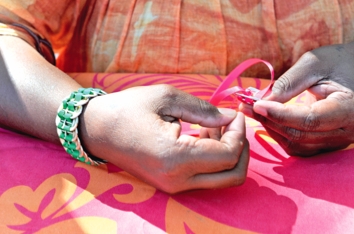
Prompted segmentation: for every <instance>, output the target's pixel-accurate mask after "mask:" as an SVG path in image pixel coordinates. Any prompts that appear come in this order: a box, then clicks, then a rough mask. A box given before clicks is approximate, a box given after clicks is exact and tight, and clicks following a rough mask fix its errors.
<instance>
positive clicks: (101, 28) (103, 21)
mask: <svg viewBox="0 0 354 234" xmlns="http://www.w3.org/2000/svg"><path fill="white" fill-rule="evenodd" d="M353 20H354V1H353V0H297V1H284V0H242V1H240V0H208V1H206V0H171V1H164V0H153V1H152V0H126V1H109V0H62V1H49V0H2V1H1V2H0V22H2V23H4V24H9V23H13V22H16V23H20V24H24V25H26V26H28V27H30V28H32V29H33V30H34V31H35V32H37V33H39V34H40V35H41V36H42V37H43V38H46V39H48V40H49V41H50V42H51V43H52V45H53V47H54V49H55V50H56V52H57V53H58V54H59V57H58V61H57V64H58V67H59V68H60V69H62V70H63V71H65V72H134V73H136V72H137V73H200V74H218V75H227V74H228V73H229V72H230V71H231V70H232V69H233V68H234V67H235V66H236V65H237V64H239V63H240V62H242V61H244V60H246V59H248V58H251V57H256V58H261V59H264V60H267V61H269V62H270V63H271V64H272V65H273V66H274V68H275V71H276V76H279V75H280V74H281V73H283V72H284V71H285V70H286V69H288V68H289V67H290V66H291V65H292V64H294V62H296V61H297V59H298V58H299V57H300V56H301V55H302V54H303V53H304V52H306V51H308V50H311V49H314V48H317V47H319V46H323V45H328V44H335V43H346V42H350V41H353V40H354V33H353V31H354V24H353V23H352V22H353ZM1 33H2V34H13V32H9V31H8V30H6V29H4V26H3V28H2V30H1ZM267 75H268V71H267V70H266V69H265V68H263V67H262V66H258V67H255V68H253V69H250V70H249V71H247V72H246V73H245V74H244V76H251V77H266V76H267Z"/></svg>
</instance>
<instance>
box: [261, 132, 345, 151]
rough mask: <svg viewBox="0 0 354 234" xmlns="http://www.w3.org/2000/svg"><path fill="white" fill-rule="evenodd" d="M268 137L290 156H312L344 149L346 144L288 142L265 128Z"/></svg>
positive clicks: (332, 142)
mask: <svg viewBox="0 0 354 234" xmlns="http://www.w3.org/2000/svg"><path fill="white" fill-rule="evenodd" d="M265 129H266V131H267V132H268V134H269V136H270V137H272V138H273V139H274V140H275V141H276V142H278V144H279V145H280V146H281V147H282V148H283V149H284V151H285V152H286V153H287V154H288V155H291V156H312V155H316V154H319V153H323V152H329V151H334V150H339V149H344V148H346V147H347V146H348V145H349V144H350V143H348V142H343V141H342V142H338V141H337V142H334V141H326V142H320V143H313V144H309V143H300V142H295V141H292V140H289V139H287V138H285V137H283V136H282V135H280V134H278V133H277V132H275V131H273V130H272V129H270V128H267V127H265Z"/></svg>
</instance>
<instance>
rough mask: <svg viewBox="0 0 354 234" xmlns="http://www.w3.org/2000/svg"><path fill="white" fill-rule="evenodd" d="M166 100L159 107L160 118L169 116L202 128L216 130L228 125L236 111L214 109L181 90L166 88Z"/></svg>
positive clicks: (205, 102) (207, 103)
mask: <svg viewBox="0 0 354 234" xmlns="http://www.w3.org/2000/svg"><path fill="white" fill-rule="evenodd" d="M168 89H170V90H168V91H169V92H166V93H167V94H166V95H167V96H165V99H164V100H166V101H165V102H164V104H163V105H162V107H160V110H159V112H158V113H159V114H160V115H161V116H171V117H174V118H177V119H181V120H182V121H185V122H188V123H193V124H199V125H201V126H203V127H209V128H216V127H221V126H225V125H227V124H229V123H230V122H231V121H232V120H233V119H234V118H235V117H236V111H235V110H232V109H226V108H220V109H218V108H216V107H215V106H213V105H211V104H210V103H209V102H207V101H204V100H201V99H199V98H197V97H195V96H193V95H190V94H188V93H185V92H183V91H181V90H178V89H174V88H171V87H168Z"/></svg>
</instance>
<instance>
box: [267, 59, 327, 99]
mask: <svg viewBox="0 0 354 234" xmlns="http://www.w3.org/2000/svg"><path fill="white" fill-rule="evenodd" d="M319 67H320V66H319V60H318V58H317V57H316V56H315V55H314V54H313V53H312V52H307V53H305V54H304V55H303V56H302V57H301V58H300V59H299V60H298V61H297V62H296V63H295V64H294V65H293V66H292V67H291V68H290V69H289V70H288V71H287V72H285V73H284V74H283V75H282V76H280V77H279V79H278V80H276V81H275V82H274V84H273V87H272V92H271V94H270V95H269V96H267V97H266V98H264V100H269V101H277V102H282V103H284V102H287V101H289V100H290V99H292V98H293V97H295V96H297V95H299V94H300V93H302V92H303V91H305V90H307V89H308V88H310V87H311V86H313V85H314V84H316V83H317V81H318V80H319V79H320V76H319V75H318V74H319V72H317V70H318V69H319Z"/></svg>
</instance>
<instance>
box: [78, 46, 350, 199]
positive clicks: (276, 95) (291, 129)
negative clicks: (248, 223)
mask: <svg viewBox="0 0 354 234" xmlns="http://www.w3.org/2000/svg"><path fill="white" fill-rule="evenodd" d="M353 64H354V45H353V44H347V45H334V46H328V47H322V48H319V49H316V50H314V51H311V52H308V53H306V54H305V55H303V56H302V57H301V59H300V60H299V61H298V62H297V63H296V64H295V65H294V66H293V67H292V68H291V69H290V70H289V71H288V72H286V73H285V74H284V75H283V76H281V77H280V78H279V79H278V80H277V81H276V82H275V84H274V86H273V89H272V93H271V95H269V96H268V97H267V100H262V101H258V102H256V104H255V105H254V107H253V108H252V107H250V106H246V105H241V106H240V110H241V111H242V112H244V113H245V114H246V115H248V116H251V117H253V118H254V119H256V120H258V121H260V122H261V123H262V124H263V126H264V127H265V128H266V130H267V131H268V133H269V134H270V136H272V137H273V138H274V139H275V140H276V141H277V142H278V143H279V144H280V145H281V146H282V147H283V148H284V149H285V151H286V152H287V153H288V154H290V155H304V156H308V155H313V154H317V153H320V152H322V151H329V150H336V149H341V148H345V147H347V146H348V145H349V144H350V143H352V142H353V141H354V136H353V132H354V121H353V120H352V118H351V116H352V114H353V113H354V92H353V90H354V66H353ZM305 90H308V91H309V93H310V95H311V96H312V98H311V101H310V102H309V103H308V105H304V106H293V105H285V104H282V103H284V102H286V101H289V100H290V99H291V98H293V97H295V96H296V95H298V94H300V93H302V92H303V91H305ZM309 100H310V99H309ZM98 110H99V112H100V114H99V115H98V114H97V111H98ZM223 111H224V112H225V111H226V112H225V113H224V114H221V113H220V112H219V111H218V109H216V108H215V107H213V106H212V105H210V104H209V103H207V102H204V101H202V100H200V99H198V98H196V97H193V96H191V95H189V94H186V93H184V92H181V91H179V90H177V89H175V88H172V87H170V86H167V85H159V86H150V87H137V88H132V89H128V90H125V91H122V92H119V93H114V94H110V95H106V96H102V97H97V98H95V99H93V100H91V101H90V103H89V104H88V106H87V108H86V110H85V114H83V117H82V119H81V121H80V124H81V125H82V126H81V127H80V128H81V129H83V130H82V131H83V132H82V136H83V137H84V139H83V142H85V143H86V144H85V145H84V147H85V149H87V150H88V151H89V153H91V154H93V155H96V156H98V157H101V158H104V159H106V160H108V161H110V162H112V163H114V164H116V165H119V166H120V167H121V168H122V169H124V170H126V171H128V172H130V173H132V174H133V175H135V176H137V177H138V178H140V179H143V180H145V181H146V182H147V183H149V184H151V185H153V186H155V187H157V188H159V189H161V190H163V191H166V192H169V193H176V192H180V191H185V190H190V189H205V188H208V189H210V188H221V187H228V186H232V185H240V184H242V183H243V182H244V181H245V178H246V174H247V166H248V161H249V145H248V142H247V139H246V137H245V123H244V116H243V114H242V113H240V112H239V113H237V114H236V112H234V111H231V110H223ZM103 113H104V114H103ZM179 120H182V121H186V122H190V123H195V124H200V125H201V126H203V127H206V128H204V129H202V131H201V139H197V138H194V137H191V136H185V135H180V132H181V126H180V123H179ZM220 129H223V131H220Z"/></svg>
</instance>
